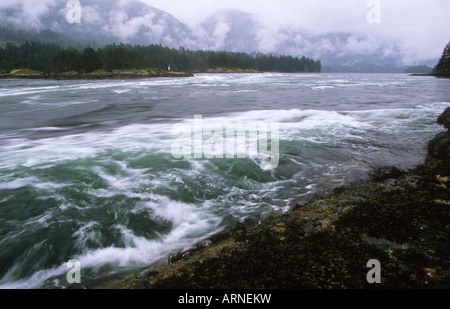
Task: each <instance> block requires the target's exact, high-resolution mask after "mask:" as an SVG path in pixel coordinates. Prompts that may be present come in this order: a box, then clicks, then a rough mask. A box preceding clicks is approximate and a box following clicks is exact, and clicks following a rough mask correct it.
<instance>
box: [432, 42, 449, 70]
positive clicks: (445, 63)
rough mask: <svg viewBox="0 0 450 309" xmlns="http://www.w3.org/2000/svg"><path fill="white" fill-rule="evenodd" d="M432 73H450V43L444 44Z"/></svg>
mask: <svg viewBox="0 0 450 309" xmlns="http://www.w3.org/2000/svg"><path fill="white" fill-rule="evenodd" d="M433 73H435V74H441V75H450V43H448V44H447V46H445V48H444V51H443V52H442V56H441V58H440V59H439V62H438V64H437V65H436V66H435V67H434V70H433Z"/></svg>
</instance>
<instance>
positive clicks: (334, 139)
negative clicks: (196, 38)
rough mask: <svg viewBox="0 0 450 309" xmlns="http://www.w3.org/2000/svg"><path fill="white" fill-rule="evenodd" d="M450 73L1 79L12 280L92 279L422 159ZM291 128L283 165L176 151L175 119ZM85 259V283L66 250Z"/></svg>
mask: <svg viewBox="0 0 450 309" xmlns="http://www.w3.org/2000/svg"><path fill="white" fill-rule="evenodd" d="M449 83H450V81H449V80H444V79H435V78H431V77H410V76H407V75H402V74H329V75H327V74H268V73H267V74H220V75H214V74H202V75H198V76H195V77H192V78H180V79H177V78H161V79H149V80H127V81H105V80H103V81H37V80H30V81H27V80H2V81H1V82H0V111H1V113H0V119H1V121H0V152H1V154H2V155H1V157H0V287H1V288H16V287H18V288H70V287H86V288H89V287H93V286H94V285H95V284H98V283H99V282H102V281H104V280H107V279H110V278H113V277H115V276H118V275H120V274H122V273H127V272H135V271H140V270H142V269H143V268H144V267H147V266H149V265H152V264H154V263H157V262H160V261H162V260H164V259H167V257H168V256H169V255H170V254H171V253H174V252H176V251H179V250H182V249H185V248H188V247H189V246H191V245H193V244H195V243H196V242H198V241H199V240H201V239H204V238H205V237H207V236H209V235H211V234H213V233H216V232H218V231H221V230H223V229H225V228H228V227H230V226H232V225H233V224H234V223H235V222H236V221H244V220H249V219H251V220H256V221H257V220H258V219H259V218H261V217H262V216H264V214H267V213H270V212H271V211H286V210H288V209H289V206H290V205H291V203H292V201H293V200H294V199H297V198H301V197H304V196H306V195H308V194H312V193H314V192H318V191H324V190H329V189H331V188H333V187H336V186H340V185H343V184H346V183H358V182H361V181H364V180H365V179H367V173H368V172H370V171H371V170H372V169H373V168H376V167H379V166H382V165H397V166H399V167H402V168H411V167H413V166H415V165H416V164H418V163H421V162H422V161H423V159H424V157H425V154H426V150H425V146H426V143H427V141H428V140H429V139H431V138H432V137H433V136H434V135H435V134H436V133H437V132H439V131H442V128H441V127H439V126H438V125H436V124H435V119H436V117H437V116H438V115H439V114H440V113H441V112H442V111H443V110H444V109H445V108H446V107H448V106H449V105H450V87H449ZM194 115H202V117H203V125H204V126H205V127H210V126H216V127H217V126H219V127H225V126H226V125H228V124H241V125H242V124H243V125H244V126H247V127H248V126H251V125H253V124H255V123H267V124H277V125H278V127H279V150H280V157H279V164H278V166H277V167H276V168H275V169H266V170H264V169H262V168H261V165H260V163H261V160H260V159H258V158H256V159H255V158H243V159H237V158H223V159H221V158H213V159H206V158H204V157H203V158H201V159H195V158H183V159H175V158H174V156H173V155H172V152H171V146H172V144H173V143H174V140H175V139H176V136H174V135H173V134H172V129H173V127H174V126H175V125H180V124H181V125H184V126H186V127H190V128H194ZM72 258H75V259H77V260H79V261H80V265H81V270H82V272H81V283H80V284H76V285H73V284H69V283H68V282H67V280H66V274H67V272H68V270H69V269H68V268H67V265H66V263H67V262H68V261H69V260H70V259H72Z"/></svg>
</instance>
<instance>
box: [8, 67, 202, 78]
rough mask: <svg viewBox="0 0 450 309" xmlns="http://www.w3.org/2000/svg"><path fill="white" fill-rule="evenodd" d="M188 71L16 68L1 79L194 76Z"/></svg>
mask: <svg viewBox="0 0 450 309" xmlns="http://www.w3.org/2000/svg"><path fill="white" fill-rule="evenodd" d="M193 76H194V74H192V73H187V72H171V71H156V70H114V71H111V72H108V71H103V70H102V71H94V72H90V73H79V72H65V73H50V74H48V73H43V72H38V71H32V70H26V69H24V70H14V71H12V72H11V73H6V74H0V79H49V80H108V79H144V78H158V77H193Z"/></svg>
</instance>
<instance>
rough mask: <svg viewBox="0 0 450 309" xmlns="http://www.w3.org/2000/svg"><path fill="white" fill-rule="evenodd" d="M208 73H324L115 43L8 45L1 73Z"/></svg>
mask: <svg viewBox="0 0 450 309" xmlns="http://www.w3.org/2000/svg"><path fill="white" fill-rule="evenodd" d="M169 66H170V68H171V70H173V71H184V72H207V71H208V70H211V69H217V68H227V69H236V70H254V71H263V72H320V70H321V63H320V61H315V60H312V59H309V58H305V57H302V58H298V57H292V56H284V55H273V54H260V53H258V54H247V53H236V52H222V51H202V50H200V51H191V50H186V49H184V48H179V49H173V48H168V47H163V46H161V45H149V46H141V45H133V46H132V45H129V44H119V45H116V44H112V45H107V46H105V47H102V48H97V49H93V48H91V47H87V48H85V49H83V50H81V49H77V48H62V47H60V46H59V45H56V44H53V43H38V42H31V43H28V42H27V43H25V44H22V45H19V46H18V45H14V44H6V46H5V48H3V49H0V70H2V71H4V72H10V71H11V70H13V69H18V68H27V69H32V70H37V71H42V72H46V73H61V72H67V71H77V72H91V71H94V70H98V69H104V70H107V71H112V70H126V69H143V68H155V69H163V70H165V69H167V68H168V67H169Z"/></svg>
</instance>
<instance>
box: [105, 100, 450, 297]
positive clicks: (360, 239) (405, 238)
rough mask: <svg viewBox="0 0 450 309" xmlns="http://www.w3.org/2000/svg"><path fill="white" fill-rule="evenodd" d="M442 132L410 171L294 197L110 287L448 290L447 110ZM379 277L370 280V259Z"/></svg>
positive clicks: (390, 170) (449, 158)
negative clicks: (304, 198) (283, 209)
mask: <svg viewBox="0 0 450 309" xmlns="http://www.w3.org/2000/svg"><path fill="white" fill-rule="evenodd" d="M438 123H439V124H441V125H443V126H444V127H445V128H446V129H447V131H445V132H442V133H440V134H438V135H437V136H436V137H435V138H434V139H433V140H432V141H430V142H429V144H428V156H427V158H426V160H425V162H424V163H423V164H421V165H419V166H417V167H416V168H415V169H414V170H411V171H402V170H399V169H397V168H395V167H387V168H384V169H381V170H379V171H377V172H376V173H375V174H374V175H372V178H371V181H368V182H367V183H365V184H362V185H360V186H358V187H354V188H346V187H343V188H338V189H335V190H334V192H333V193H332V194H330V195H329V196H327V197H321V198H317V199H315V200H311V201H308V202H296V203H295V205H294V206H293V207H292V209H291V210H290V211H289V212H287V213H284V214H281V215H274V216H272V217H269V218H266V219H264V220H263V221H262V222H261V223H260V224H258V225H256V226H254V227H252V228H249V227H247V226H245V225H244V224H241V223H237V224H236V226H235V227H234V228H233V229H232V230H230V231H227V232H223V233H221V234H217V235H214V236H212V237H210V238H209V239H207V240H205V241H203V242H202V243H199V244H197V246H196V247H194V248H192V249H190V250H187V251H184V252H180V253H178V254H176V255H174V256H171V257H170V258H169V259H168V261H167V263H166V264H164V265H162V266H160V267H158V268H155V269H149V271H148V272H146V273H143V274H133V275H130V276H128V277H127V278H124V279H122V280H118V281H114V282H109V283H107V284H104V285H103V286H100V287H98V288H107V289H118V288H120V289H141V288H149V289H210V288H214V289H230V288H231V289H310V288H313V289H316V288H320V289H322V288H330V289H344V288H351V289H365V288H382V289H386V288H393V289H404V288H413V289H428V288H449V287H450V107H449V108H448V109H447V110H446V111H445V112H444V113H443V114H442V115H441V116H440V117H439V118H438ZM372 259H376V260H378V261H379V262H380V266H381V283H372V284H370V283H368V281H367V277H366V276H367V273H368V271H369V270H370V268H368V267H367V262H368V261H369V260H372Z"/></svg>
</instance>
